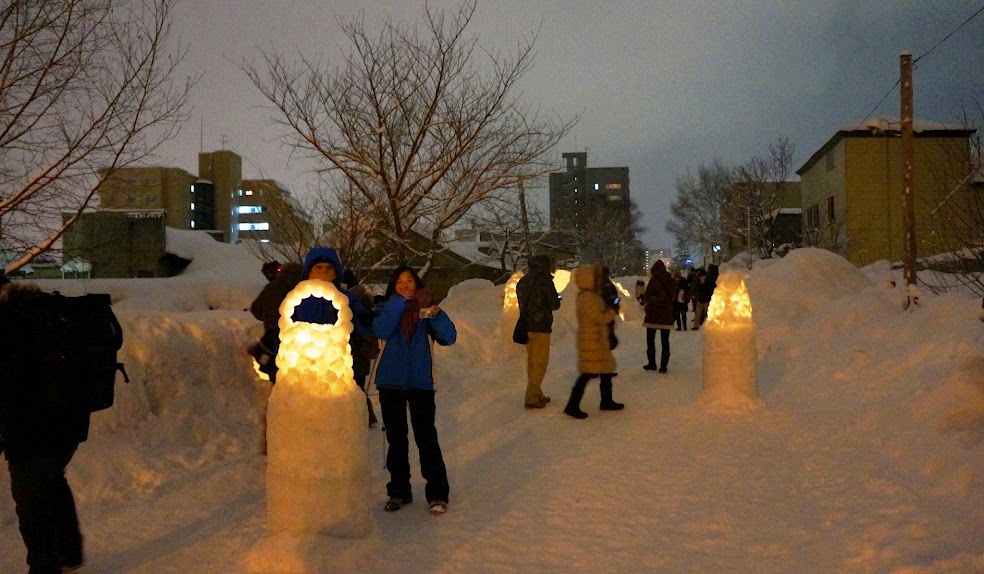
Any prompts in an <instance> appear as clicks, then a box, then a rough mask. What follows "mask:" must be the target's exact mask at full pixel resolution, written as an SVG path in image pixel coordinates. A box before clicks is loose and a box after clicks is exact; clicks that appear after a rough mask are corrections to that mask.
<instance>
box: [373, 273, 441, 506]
mask: <svg viewBox="0 0 984 574" xmlns="http://www.w3.org/2000/svg"><path fill="white" fill-rule="evenodd" d="M385 298H386V299H385V300H384V301H383V302H381V303H380V304H379V305H377V307H376V318H375V319H374V320H373V322H372V327H373V331H374V332H375V334H376V336H377V337H379V339H380V340H382V341H385V342H386V346H385V347H384V348H383V352H382V355H380V357H379V366H378V367H377V369H376V388H377V389H379V408H380V410H381V411H382V414H383V426H384V427H385V428H386V440H387V441H388V442H389V450H388V451H387V453H386V468H387V469H389V472H390V481H389V483H387V484H386V493H387V494H388V495H389V500H388V501H387V502H386V506H385V509H386V510H387V511H390V512H392V511H394V510H399V509H400V508H402V507H403V505H405V504H409V503H410V502H411V501H412V500H413V495H412V492H411V489H410V460H409V456H410V455H409V448H410V442H409V439H408V436H409V429H408V427H407V410H408V409H409V411H410V424H411V425H412V426H413V438H414V440H415V441H416V443H417V450H418V451H419V452H420V474H421V475H423V477H424V480H426V481H427V486H426V488H425V490H424V494H425V496H426V497H427V503H428V506H429V507H430V511H431V512H432V513H434V514H442V513H444V512H446V511H447V508H448V491H449V486H448V473H447V469H446V468H445V466H444V456H443V455H442V454H441V445H440V444H438V442H437V429H436V428H435V426H434V412H435V404H434V374H433V357H432V356H431V346H430V339H433V340H434V341H435V342H437V344H439V345H453V344H454V342H455V339H456V338H457V332H456V330H455V328H454V323H452V322H451V318H450V317H448V315H447V313H445V312H444V311H442V310H441V309H440V308H439V307H438V306H437V305H433V304H432V301H431V297H430V293H429V292H428V291H427V290H426V289H425V288H424V284H423V282H422V281H421V280H420V277H419V276H418V275H417V273H416V272H415V271H414V270H413V269H412V268H411V267H409V266H407V265H403V266H400V267H398V268H397V269H396V271H394V272H393V275H392V276H391V277H390V280H389V285H387V287H386V295H385Z"/></svg>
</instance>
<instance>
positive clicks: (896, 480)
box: [0, 236, 984, 574]
mask: <svg viewBox="0 0 984 574" xmlns="http://www.w3.org/2000/svg"><path fill="white" fill-rule="evenodd" d="M170 239H171V237H170V236H169V241H170ZM208 241H209V242H211V243H208V242H204V241H198V240H197V239H196V240H194V241H192V240H190V237H189V241H188V243H187V244H186V247H187V249H188V251H187V252H186V253H187V254H188V255H192V256H193V259H194V260H195V261H199V262H204V261H208V260H211V261H213V262H214V264H215V265H216V266H217V268H216V269H209V268H204V267H200V266H196V265H191V266H189V268H188V270H186V272H185V273H184V274H182V275H181V276H179V277H175V278H171V279H164V280H143V279H140V280H116V281H103V282H99V281H59V282H56V281H49V282H44V285H43V287H44V288H55V287H57V288H59V289H61V290H62V291H63V292H66V293H71V292H73V291H72V290H89V291H97V290H99V291H108V292H111V293H113V295H114V298H115V300H117V301H118V302H119V304H118V305H117V306H116V311H117V315H118V316H119V317H120V320H121V323H122V325H123V329H124V335H125V343H124V347H123V350H122V352H121V360H122V361H124V362H125V363H126V366H127V371H128V372H129V374H130V377H131V380H132V382H131V384H130V385H129V386H124V385H123V383H122V381H120V382H118V383H117V395H116V396H117V402H116V405H115V406H114V407H112V408H111V409H108V410H106V411H102V412H99V413H97V414H96V415H95V416H94V417H93V424H92V432H91V438H90V440H89V441H88V442H86V443H85V444H83V445H82V447H81V448H80V449H79V452H78V454H77V455H76V457H75V460H73V461H72V463H71V465H70V466H69V472H68V474H69V481H70V482H71V484H72V486H73V489H74V491H75V493H76V496H77V499H78V503H79V507H80V513H81V516H82V527H83V531H84V533H85V535H86V543H87V553H88V554H87V556H88V560H89V564H90V565H89V568H90V569H92V570H93V571H94V572H155V573H161V572H206V571H209V572H241V571H245V570H247V569H254V570H264V571H290V570H292V569H293V570H297V569H301V568H304V567H308V568H311V567H312V565H316V566H315V568H316V569H319V570H321V571H329V570H334V571H341V572H347V571H371V572H405V571H407V570H408V569H410V570H415V571H429V572H451V571H577V572H592V571H665V572H674V571H704V572H706V571H746V572H747V571H756V572H805V571H815V572H834V571H837V572H896V573H900V574H901V573H910V572H911V573H917V572H918V573H942V572H979V571H981V568H980V565H981V564H982V563H984V554H982V553H981V550H980V541H981V540H984V496H981V494H980V493H981V492H984V324H982V323H981V322H980V321H978V320H977V318H976V317H977V313H978V311H979V307H980V299H979V297H970V296H968V295H945V296H934V295H926V296H925V297H924V300H923V301H922V304H921V306H919V307H918V308H915V309H911V310H909V311H905V310H903V309H902V307H901V306H900V305H899V304H898V297H897V295H898V290H897V289H895V290H893V289H889V288H887V287H886V286H885V285H884V283H883V282H882V281H881V280H880V277H878V276H876V277H874V278H869V276H866V275H865V273H864V272H862V271H859V270H857V269H856V268H854V267H853V266H851V265H850V264H848V263H847V262H846V261H844V260H843V259H842V258H840V257H837V256H835V255H832V254H830V253H827V252H824V251H820V250H816V249H803V250H797V251H793V252H791V253H790V255H789V256H787V257H786V258H785V259H781V260H772V261H758V262H756V263H755V269H753V270H752V271H751V272H748V274H747V276H746V277H745V282H746V286H747V288H748V291H749V295H750V298H751V302H752V308H753V320H754V323H755V324H756V326H757V329H758V331H757V339H756V343H757V345H756V346H757V353H758V359H759V360H758V383H759V388H758V391H759V393H758V394H759V399H760V400H761V402H762V408H760V409H758V410H754V411H747V412H738V413H736V414H737V416H730V417H728V416H725V417H722V416H719V414H718V413H717V412H709V411H708V410H707V409H703V408H701V407H700V403H699V397H700V391H701V380H702V357H703V340H704V333H703V331H704V329H701V331H699V332H697V333H694V332H675V331H674V332H673V333H672V335H671V344H672V354H671V358H670V363H669V372H668V373H666V374H658V373H653V372H649V371H643V370H642V364H643V363H644V360H645V330H644V329H643V328H642V326H641V309H639V308H638V305H636V304H635V303H634V302H630V303H629V304H628V305H627V306H626V304H625V303H623V306H624V307H626V308H625V311H626V321H625V322H624V323H622V324H619V325H618V336H619V339H620V341H621V342H620V345H619V347H618V348H617V349H616V350H615V355H616V361H617V362H618V370H619V376H618V377H617V378H616V379H615V398H616V400H619V401H620V402H625V403H626V405H627V406H626V409H625V410H624V411H620V412H618V413H609V412H600V411H598V409H597V403H596V402H595V401H597V396H598V395H597V390H596V389H597V384H596V383H595V384H592V385H591V386H589V388H588V392H587V393H586V396H585V400H584V402H583V403H582V404H583V407H584V409H585V411H586V412H588V413H589V414H590V416H589V418H588V419H586V420H584V421H575V420H573V419H570V418H569V417H566V416H564V415H563V414H562V413H561V409H562V406H563V403H564V401H565V400H566V398H567V394H568V393H569V391H570V387H571V385H572V383H573V382H574V379H575V377H576V376H577V358H576V357H577V354H576V350H575V334H576V324H575V321H574V305H575V299H576V288H574V287H573V286H569V287H568V288H567V289H565V291H564V293H563V296H564V298H563V302H562V305H561V309H560V310H559V311H558V312H557V313H556V315H555V322H554V335H553V337H552V347H551V357H550V365H549V368H548V371H547V377H546V379H545V381H544V387H543V388H544V392H545V393H547V394H548V395H552V396H553V402H552V403H551V405H549V406H548V408H546V409H542V410H540V411H536V412H533V411H530V410H526V409H523V408H522V401H523V389H524V387H525V354H524V353H523V347H521V346H519V345H510V346H508V347H506V348H503V346H502V343H501V342H500V339H499V335H498V333H499V322H500V317H501V310H502V301H503V288H502V286H495V285H492V284H491V283H489V282H487V281H483V280H472V281H466V282H464V283H462V284H459V285H458V286H456V287H454V288H453V289H452V290H451V291H450V292H449V294H448V296H447V298H446V299H445V300H444V301H442V303H441V307H442V308H443V309H444V310H445V311H447V312H448V314H449V315H450V316H451V318H452V319H453V320H454V322H455V324H456V327H457V330H458V342H457V344H456V345H454V346H452V347H447V348H445V347H436V348H435V356H436V359H435V366H436V370H437V372H436V379H437V382H438V394H437V403H438V407H437V417H438V420H437V426H438V432H439V434H440V437H441V445H442V449H443V451H444V453H445V459H446V461H447V463H448V469H449V478H450V480H451V484H452V494H451V507H450V511H449V513H448V514H447V515H445V516H443V517H441V518H439V519H435V518H434V517H431V516H430V515H429V513H427V512H426V508H425V505H423V504H416V502H415V504H414V505H410V506H408V507H407V508H406V509H404V510H401V511H400V512H396V513H384V512H383V511H382V509H381V505H382V502H383V501H384V500H385V483H386V481H387V480H388V475H387V473H386V472H385V471H384V470H383V469H382V468H381V466H382V457H383V452H384V451H383V444H382V438H381V436H380V434H379V433H378V431H375V432H373V433H372V435H371V436H370V438H369V444H370V449H371V452H370V455H371V460H370V462H371V488H372V493H373V496H374V497H375V499H374V500H373V502H374V503H375V502H378V504H373V506H372V510H371V518H372V521H373V531H372V533H371V534H369V536H368V537H367V538H364V539H359V540H352V541H338V540H334V541H320V542H319V541H312V540H310V539H305V538H292V537H284V536H280V537H271V538H269V539H267V538H265V537H266V530H265V525H266V516H267V514H266V500H265V483H266V481H265V473H266V466H267V460H266V457H262V456H260V455H259V454H258V453H259V451H260V449H261V446H262V441H261V440H260V436H261V432H262V423H261V421H262V418H263V416H264V414H265V408H266V399H267V397H268V395H269V389H270V385H269V383H265V382H262V381H260V380H258V379H257V378H256V376H255V373H254V372H253V370H252V366H251V363H250V358H249V357H248V356H247V355H246V354H245V352H244V349H245V348H246V347H247V346H248V345H249V343H251V342H252V341H253V340H254V339H255V338H256V336H258V334H259V329H260V325H259V322H258V321H256V320H254V319H253V317H252V316H251V315H250V314H249V313H248V312H244V311H242V309H243V308H245V307H246V306H248V304H249V302H250V301H251V300H252V298H253V297H254V296H255V295H256V294H257V293H258V292H259V290H260V288H261V287H262V285H263V281H264V279H263V277H262V275H261V274H260V273H259V264H258V262H257V261H256V260H255V258H252V259H251V257H252V256H247V254H246V253H245V252H244V251H243V250H241V249H240V248H239V247H236V246H225V245H222V244H219V243H216V242H212V241H211V239H209V240H208ZM212 257H214V259H209V258H212ZM234 270H235V271H237V272H239V273H241V277H237V276H236V275H235V272H234ZM619 281H620V282H622V283H623V285H632V284H634V281H635V278H622V279H619ZM210 307H212V308H214V309H215V310H207V309H209V308H210ZM376 408H377V409H378V405H377V406H376ZM357 410H359V412H360V416H364V414H365V410H364V403H363V408H362V409H357ZM353 412H354V411H353ZM353 416H354V415H353ZM415 456H416V453H415V452H411V459H412V460H415ZM5 465H6V463H5V462H3V463H0V571H3V572H8V571H12V572H16V571H22V570H24V567H23V556H24V550H23V545H22V543H21V541H20V537H19V534H18V533H17V528H16V519H15V517H14V513H13V507H12V502H11V501H10V498H9V476H8V475H7V473H6V468H5ZM414 467H415V465H414ZM415 468H416V467H415ZM413 480H414V488H415V489H419V490H417V494H418V495H422V494H423V483H422V481H421V479H420V478H419V476H414V479H413ZM736 493H737V494H738V495H736ZM420 498H421V500H422V499H423V498H422V496H420ZM640 532H645V533H646V535H645V536H640V535H639V533H640ZM261 543H262V544H263V545H264V548H266V549H267V550H269V552H264V553H260V554H254V555H253V556H252V557H250V550H251V549H252V548H254V547H256V546H257V545H258V544H261ZM295 567H296V568H295Z"/></svg>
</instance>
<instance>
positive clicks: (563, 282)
mask: <svg viewBox="0 0 984 574" xmlns="http://www.w3.org/2000/svg"><path fill="white" fill-rule="evenodd" d="M570 282H571V272H570V270H569V269H558V270H556V271H554V275H553V283H554V287H555V288H556V289H557V292H558V293H563V292H564V289H567V285H569V284H570Z"/></svg>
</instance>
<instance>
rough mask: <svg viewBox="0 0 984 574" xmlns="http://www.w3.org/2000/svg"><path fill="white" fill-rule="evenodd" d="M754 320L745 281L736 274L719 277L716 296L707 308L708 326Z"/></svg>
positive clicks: (715, 290) (715, 291)
mask: <svg viewBox="0 0 984 574" xmlns="http://www.w3.org/2000/svg"><path fill="white" fill-rule="evenodd" d="M751 320H752V301H751V299H749V298H748V290H747V289H746V288H745V281H744V280H743V279H742V278H741V277H739V276H738V275H734V274H724V275H722V276H720V277H718V282H717V287H716V288H715V289H714V296H713V297H712V298H711V302H710V304H709V305H708V306H707V320H706V322H707V324H709V325H732V324H736V323H737V324H743V323H748V322H750V321H751Z"/></svg>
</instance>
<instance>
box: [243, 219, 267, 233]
mask: <svg viewBox="0 0 984 574" xmlns="http://www.w3.org/2000/svg"><path fill="white" fill-rule="evenodd" d="M269 230H270V224H269V223H266V222H263V221H258V222H256V223H240V224H239V231H269Z"/></svg>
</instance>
